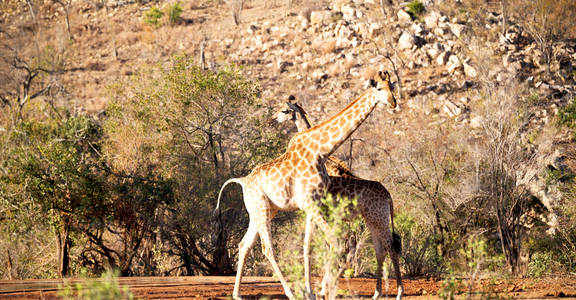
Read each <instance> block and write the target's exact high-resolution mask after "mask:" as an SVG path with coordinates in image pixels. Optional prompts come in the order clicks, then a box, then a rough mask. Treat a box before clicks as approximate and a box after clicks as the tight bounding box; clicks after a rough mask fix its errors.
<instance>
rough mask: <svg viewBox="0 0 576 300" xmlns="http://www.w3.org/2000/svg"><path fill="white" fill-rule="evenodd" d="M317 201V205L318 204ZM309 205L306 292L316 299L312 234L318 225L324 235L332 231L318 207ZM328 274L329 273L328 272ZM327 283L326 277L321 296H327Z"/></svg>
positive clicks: (305, 235) (306, 235) (305, 253)
mask: <svg viewBox="0 0 576 300" xmlns="http://www.w3.org/2000/svg"><path fill="white" fill-rule="evenodd" d="M318 202H319V201H316V202H315V203H318ZM313 203H314V202H312V205H309V206H308V208H307V209H305V211H306V232H305V234H304V280H305V285H306V292H307V293H308V295H309V297H310V298H311V299H314V293H313V291H312V278H311V276H310V240H311V239H312V233H313V231H314V226H315V225H318V226H319V227H320V229H321V230H322V231H323V232H324V233H328V232H329V230H330V226H328V223H326V220H324V218H323V217H322V214H320V210H319V209H318V207H317V206H316V205H314V204H313ZM326 272H328V271H326ZM325 283H326V276H324V278H322V291H320V294H321V295H325V292H326V290H325V288H326V287H325V285H326V284H325Z"/></svg>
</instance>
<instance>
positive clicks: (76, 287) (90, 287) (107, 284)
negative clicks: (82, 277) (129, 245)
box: [58, 271, 134, 300]
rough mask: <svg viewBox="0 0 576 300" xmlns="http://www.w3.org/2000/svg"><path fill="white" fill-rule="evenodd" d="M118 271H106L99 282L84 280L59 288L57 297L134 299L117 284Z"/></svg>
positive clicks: (90, 299)
mask: <svg viewBox="0 0 576 300" xmlns="http://www.w3.org/2000/svg"><path fill="white" fill-rule="evenodd" d="M118 274H119V272H118V271H106V272H104V273H103V274H102V276H101V277H100V279H99V280H86V281H85V282H79V283H76V284H66V285H64V286H63V287H60V291H59V292H58V296H60V297H62V298H63V299H64V300H116V299H134V294H132V292H130V290H129V289H128V287H127V286H120V284H119V283H118Z"/></svg>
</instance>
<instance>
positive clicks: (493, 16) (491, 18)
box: [486, 12, 502, 24]
mask: <svg viewBox="0 0 576 300" xmlns="http://www.w3.org/2000/svg"><path fill="white" fill-rule="evenodd" d="M501 19H502V18H501V17H500V15H499V14H497V13H495V12H490V13H488V16H486V22H487V23H488V24H498V23H500V20H501Z"/></svg>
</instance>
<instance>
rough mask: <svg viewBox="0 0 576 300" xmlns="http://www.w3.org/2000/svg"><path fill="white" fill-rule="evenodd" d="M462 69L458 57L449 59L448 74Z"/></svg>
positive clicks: (451, 56) (453, 56) (452, 56)
mask: <svg viewBox="0 0 576 300" xmlns="http://www.w3.org/2000/svg"><path fill="white" fill-rule="evenodd" d="M460 68H462V63H461V62H460V59H459V58H458V56H456V55H450V57H449V58H448V63H447V69H448V72H449V73H454V72H456V71H457V70H459V69H460Z"/></svg>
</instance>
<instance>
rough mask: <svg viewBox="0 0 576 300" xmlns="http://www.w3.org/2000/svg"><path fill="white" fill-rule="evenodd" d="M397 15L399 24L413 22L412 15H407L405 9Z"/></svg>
mask: <svg viewBox="0 0 576 300" xmlns="http://www.w3.org/2000/svg"><path fill="white" fill-rule="evenodd" d="M396 15H397V16H398V22H400V23H411V22H412V16H410V14H409V13H407V12H406V11H405V10H403V9H401V10H399V11H398V13H397V14H396Z"/></svg>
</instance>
